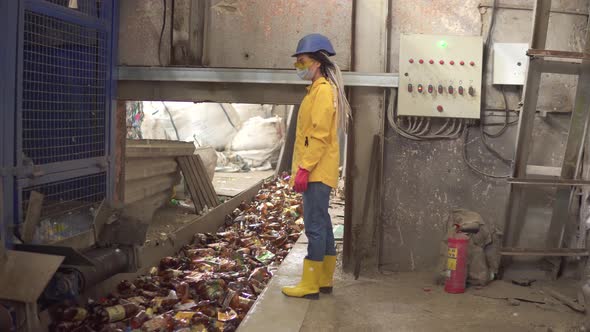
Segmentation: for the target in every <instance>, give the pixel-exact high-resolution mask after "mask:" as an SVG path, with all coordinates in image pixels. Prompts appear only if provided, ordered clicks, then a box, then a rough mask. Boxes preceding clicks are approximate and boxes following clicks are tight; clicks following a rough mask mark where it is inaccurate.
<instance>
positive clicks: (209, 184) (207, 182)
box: [193, 155, 219, 208]
mask: <svg viewBox="0 0 590 332" xmlns="http://www.w3.org/2000/svg"><path fill="white" fill-rule="evenodd" d="M193 159H194V160H195V161H196V163H197V170H198V172H199V174H200V175H201V179H203V182H204V187H203V189H205V191H206V192H207V194H208V195H209V198H210V199H211V207H212V208H213V207H216V206H217V205H219V199H218V198H217V193H215V187H213V179H210V178H209V175H208V174H207V169H206V168H205V163H204V162H203V158H201V156H199V155H194V156H193Z"/></svg>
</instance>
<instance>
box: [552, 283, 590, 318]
mask: <svg viewBox="0 0 590 332" xmlns="http://www.w3.org/2000/svg"><path fill="white" fill-rule="evenodd" d="M543 291H544V292H545V293H547V294H549V295H551V296H553V297H554V298H555V299H557V300H559V302H561V303H563V304H564V305H566V306H568V307H570V308H571V309H572V310H575V311H577V312H581V313H584V312H586V308H585V307H584V304H583V302H582V303H576V302H574V301H573V300H572V299H570V298H569V297H567V296H566V295H564V294H561V293H559V292H558V291H556V290H554V289H550V288H543Z"/></svg>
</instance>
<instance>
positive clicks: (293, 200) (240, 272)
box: [52, 176, 303, 332]
mask: <svg viewBox="0 0 590 332" xmlns="http://www.w3.org/2000/svg"><path fill="white" fill-rule="evenodd" d="M302 213H303V211H302V205H301V195H300V194H297V193H295V192H293V191H292V190H291V189H290V188H289V184H288V177H287V176H283V177H281V178H279V179H275V180H273V181H267V182H266V183H264V184H263V186H262V189H261V190H260V191H259V193H258V194H257V195H256V197H255V200H254V201H253V202H251V203H250V204H248V203H245V202H243V203H241V204H240V206H239V207H238V208H236V209H235V210H234V211H233V212H232V213H230V214H229V215H227V216H226V218H225V223H224V225H223V227H222V228H220V229H219V230H218V231H217V232H214V233H198V234H195V235H194V238H193V240H192V242H191V243H190V244H188V245H185V246H184V247H182V249H181V250H180V251H179V252H178V253H177V255H175V256H168V257H164V258H162V259H161V260H160V262H159V264H157V266H154V267H152V268H151V269H150V270H149V273H148V274H146V275H143V276H140V277H138V278H136V279H135V280H123V281H122V282H121V283H119V285H118V286H117V288H116V292H115V293H113V294H112V295H109V296H108V297H106V298H102V299H100V300H98V301H96V302H89V303H88V304H87V305H86V307H85V308H83V307H80V306H77V305H71V306H69V307H68V306H66V307H61V308H60V309H59V310H58V311H57V313H56V314H55V315H54V316H53V319H54V323H53V324H52V327H53V329H52V331H64V332H68V331H88V332H92V331H94V332H99V331H100V332H102V331H104V332H115V331H132V330H133V331H135V330H137V331H144V332H155V331H178V332H189V331H190V332H193V331H223V332H231V331H235V330H236V329H237V328H238V326H239V324H240V322H241V321H242V320H243V319H244V317H245V316H246V314H247V313H248V311H249V310H250V308H251V307H252V306H253V304H254V303H255V301H256V299H257V298H258V296H259V295H260V294H261V293H262V291H263V290H264V288H265V287H266V285H267V284H268V282H269V281H270V279H271V277H272V271H273V270H274V269H276V267H277V266H278V265H279V264H280V263H281V262H282V261H283V260H284V258H285V256H286V255H287V254H288V253H289V250H290V249H291V248H292V247H293V245H294V244H295V242H296V241H297V239H298V238H299V236H300V234H301V232H302V231H303V221H302V219H301V215H302Z"/></svg>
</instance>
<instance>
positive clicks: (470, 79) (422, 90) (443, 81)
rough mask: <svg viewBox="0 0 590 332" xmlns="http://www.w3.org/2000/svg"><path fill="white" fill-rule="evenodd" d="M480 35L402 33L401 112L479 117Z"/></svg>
mask: <svg viewBox="0 0 590 332" xmlns="http://www.w3.org/2000/svg"><path fill="white" fill-rule="evenodd" d="M482 60H483V40H482V38H481V37H480V36H444V35H422V34H402V35H401V38H400V54H399V75H400V76H399V89H398V105H397V107H398V108H397V113H398V115H405V116H422V117H445V118H468V119H479V117H480V108H481V89H482V82H481V81H482V69H483V68H482Z"/></svg>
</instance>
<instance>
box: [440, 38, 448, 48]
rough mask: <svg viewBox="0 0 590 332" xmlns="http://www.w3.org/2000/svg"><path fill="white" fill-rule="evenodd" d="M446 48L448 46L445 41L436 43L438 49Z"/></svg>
mask: <svg viewBox="0 0 590 332" xmlns="http://www.w3.org/2000/svg"><path fill="white" fill-rule="evenodd" d="M447 46H449V44H447V41H446V40H441V41H439V42H438V47H440V48H447Z"/></svg>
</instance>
